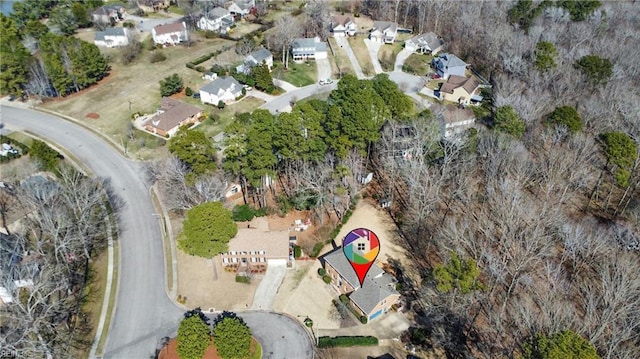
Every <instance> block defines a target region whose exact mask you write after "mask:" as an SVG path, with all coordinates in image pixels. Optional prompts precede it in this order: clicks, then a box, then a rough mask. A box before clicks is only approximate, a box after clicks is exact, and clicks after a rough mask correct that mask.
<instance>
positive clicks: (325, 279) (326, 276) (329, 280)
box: [322, 275, 331, 284]
mask: <svg viewBox="0 0 640 359" xmlns="http://www.w3.org/2000/svg"><path fill="white" fill-rule="evenodd" d="M322 280H323V281H324V282H325V283H327V284H329V283H331V277H329V276H328V275H325V276H323V277H322Z"/></svg>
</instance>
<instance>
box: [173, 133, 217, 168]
mask: <svg viewBox="0 0 640 359" xmlns="http://www.w3.org/2000/svg"><path fill="white" fill-rule="evenodd" d="M168 149H169V151H170V152H171V153H173V154H174V155H176V157H178V159H180V161H182V162H183V163H184V164H185V165H187V167H188V168H189V170H190V171H191V173H192V174H193V175H192V176H189V177H188V178H190V179H191V180H193V179H194V176H198V175H201V174H204V173H206V172H210V171H215V169H216V157H215V156H216V149H215V147H214V146H213V143H211V141H210V140H209V139H208V138H207V136H206V134H205V133H204V132H202V131H199V130H197V129H193V130H189V129H188V128H186V127H182V128H180V130H179V131H178V133H177V134H176V135H175V136H173V137H172V138H171V139H170V140H169V144H168Z"/></svg>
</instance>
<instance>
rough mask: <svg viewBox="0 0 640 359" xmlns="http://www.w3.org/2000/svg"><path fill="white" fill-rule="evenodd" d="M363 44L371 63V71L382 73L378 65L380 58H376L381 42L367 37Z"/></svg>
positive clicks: (380, 66)
mask: <svg viewBox="0 0 640 359" xmlns="http://www.w3.org/2000/svg"><path fill="white" fill-rule="evenodd" d="M364 44H365V45H366V46H367V50H369V56H370V57H371V62H372V63H373V71H375V73H376V74H381V73H383V72H384V71H383V70H382V65H380V60H379V59H378V52H380V48H381V47H382V46H383V44H381V43H379V42H377V41H371V40H369V39H364Z"/></svg>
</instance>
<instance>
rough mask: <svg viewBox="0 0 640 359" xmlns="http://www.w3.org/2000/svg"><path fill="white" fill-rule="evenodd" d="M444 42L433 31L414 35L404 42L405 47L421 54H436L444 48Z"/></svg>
mask: <svg viewBox="0 0 640 359" xmlns="http://www.w3.org/2000/svg"><path fill="white" fill-rule="evenodd" d="M442 45H443V42H442V40H441V39H440V38H439V37H438V35H436V34H434V33H433V32H427V33H426V34H422V35H418V36H414V37H412V38H410V39H409V40H407V41H405V42H404V48H405V49H409V50H411V51H415V52H417V53H419V54H428V55H436V54H437V53H438V52H440V51H441V50H442Z"/></svg>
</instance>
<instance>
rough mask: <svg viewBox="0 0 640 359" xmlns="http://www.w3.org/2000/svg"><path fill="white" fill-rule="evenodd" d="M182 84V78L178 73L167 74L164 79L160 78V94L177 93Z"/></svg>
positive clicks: (180, 89) (169, 94)
mask: <svg viewBox="0 0 640 359" xmlns="http://www.w3.org/2000/svg"><path fill="white" fill-rule="evenodd" d="M183 84H184V83H183V81H182V78H181V77H180V76H179V75H178V74H173V75H171V76H167V77H165V78H164V80H160V94H161V95H162V96H163V97H165V96H171V95H173V94H174V93H178V92H180V91H182V86H183Z"/></svg>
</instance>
